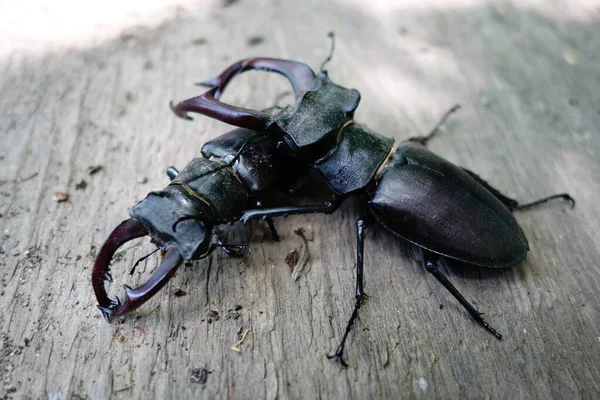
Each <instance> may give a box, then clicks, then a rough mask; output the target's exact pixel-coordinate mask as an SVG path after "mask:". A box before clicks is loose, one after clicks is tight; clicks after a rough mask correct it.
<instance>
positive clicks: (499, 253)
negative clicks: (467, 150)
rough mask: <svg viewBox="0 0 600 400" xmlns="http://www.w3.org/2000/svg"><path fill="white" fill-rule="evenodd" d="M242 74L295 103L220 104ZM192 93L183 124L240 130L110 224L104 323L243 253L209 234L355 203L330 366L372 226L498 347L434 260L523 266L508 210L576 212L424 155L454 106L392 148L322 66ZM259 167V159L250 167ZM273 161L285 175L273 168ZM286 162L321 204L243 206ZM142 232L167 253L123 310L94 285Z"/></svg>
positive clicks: (258, 61)
mask: <svg viewBox="0 0 600 400" xmlns="http://www.w3.org/2000/svg"><path fill="white" fill-rule="evenodd" d="M249 70H264V71H268V72H275V73H279V74H282V75H284V76H285V77H286V78H287V79H288V80H289V82H290V83H291V85H292V88H293V91H294V94H295V102H294V103H293V104H291V105H289V106H287V107H285V108H283V109H277V108H276V107H275V108H272V109H268V110H263V111H257V110H251V109H246V108H241V107H236V106H232V105H229V104H227V103H224V102H222V101H220V100H219V97H220V96H221V95H222V93H223V91H224V90H225V88H226V87H227V85H228V84H229V82H230V81H231V79H232V78H233V77H235V76H236V75H237V74H240V73H242V72H245V71H249ZM199 85H201V86H206V87H209V88H210V89H209V90H208V91H207V92H206V93H204V94H202V95H200V96H198V97H194V98H191V99H188V100H185V101H182V102H180V103H178V104H176V105H173V104H171V107H172V109H173V111H174V112H175V113H176V114H177V115H178V116H180V117H182V118H186V119H191V117H189V116H188V112H196V113H200V114H204V115H207V116H209V117H212V118H215V119H218V120H221V121H223V122H226V123H228V124H231V125H234V126H237V127H239V128H242V130H236V131H233V132H230V133H229V134H226V135H224V136H223V137H221V138H217V139H216V140H214V141H212V142H209V143H207V144H206V145H205V146H204V147H203V149H202V154H203V156H204V157H206V158H210V157H212V158H213V160H212V161H211V160H207V159H195V160H193V161H192V162H191V163H190V164H188V166H187V167H186V168H185V169H184V170H182V171H181V172H180V173H177V171H175V170H174V169H169V170H168V173H169V176H170V177H171V179H173V181H172V182H171V184H170V185H169V186H168V187H167V188H166V189H165V190H163V191H161V192H152V193H150V194H149V195H148V197H147V198H146V199H144V200H142V201H141V202H140V203H138V204H137V205H136V206H134V207H133V208H132V209H131V210H130V215H131V217H132V219H130V220H127V221H125V222H123V223H122V224H121V225H119V226H118V227H117V228H116V229H115V230H114V232H113V233H112V234H111V235H110V236H109V238H108V239H107V241H106V242H105V243H104V245H103V246H102V249H101V250H100V253H99V254H98V257H97V260H96V264H95V266H94V272H93V276H92V281H93V286H94V290H95V293H96V297H97V298H98V301H99V308H100V309H101V310H102V312H103V313H104V316H105V317H106V318H107V319H108V320H110V316H112V315H122V314H125V313H127V312H129V311H131V310H133V309H135V308H137V307H138V306H140V305H141V304H142V303H143V302H145V301H146V300H148V299H149V298H150V297H152V296H153V295H154V294H155V293H156V292H157V291H158V290H159V289H160V288H161V287H162V286H163V285H164V284H165V283H166V282H167V281H168V279H169V278H170V277H171V276H172V275H173V274H174V272H175V270H176V269H177V267H178V266H179V265H180V264H181V263H182V262H183V260H191V259H198V258H202V257H205V256H206V255H208V254H210V252H211V251H212V250H214V248H216V247H223V248H224V250H226V251H228V252H230V253H232V254H236V253H238V252H239V251H241V250H242V248H241V247H240V246H233V247H232V246H227V245H225V244H223V243H222V242H220V241H219V240H217V243H216V244H212V245H210V244H209V243H210V237H211V235H210V232H211V231H212V229H213V227H214V226H216V225H218V224H222V223H226V222H230V221H242V222H244V223H247V222H248V221H250V220H254V219H265V220H267V222H268V223H269V227H270V229H271V232H272V234H273V237H276V235H277V233H276V231H275V229H274V226H273V223H272V220H271V218H273V217H278V216H288V215H299V214H310V213H325V214H330V213H333V212H334V211H335V210H336V209H337V208H338V207H339V206H340V204H341V203H342V202H343V200H345V199H346V198H348V197H351V196H354V197H357V198H358V199H359V202H360V204H361V210H362V211H361V214H360V216H359V218H358V220H357V222H356V237H357V255H356V256H357V261H356V290H355V305H354V309H353V312H352V315H351V317H350V319H349V320H348V323H347V325H346V329H345V332H344V335H343V337H342V339H341V342H340V345H339V346H338V347H337V349H336V351H335V352H334V354H332V355H329V356H328V357H330V358H337V359H339V360H340V362H341V363H342V365H346V363H345V362H344V359H343V353H344V347H345V343H346V339H347V337H348V334H349V332H350V330H351V328H352V326H353V323H354V321H355V320H356V318H357V316H358V312H359V309H360V307H361V306H362V305H363V302H364V300H365V299H366V297H367V296H366V294H365V292H364V284H363V254H364V240H365V236H364V232H365V229H366V228H367V226H369V225H371V224H375V223H379V224H381V225H382V226H384V227H385V228H386V229H387V230H389V231H391V232H392V233H394V234H395V235H397V236H399V237H400V238H402V239H403V240H405V241H407V242H409V243H411V244H412V245H414V246H416V247H417V248H419V249H420V254H421V257H422V262H423V263H424V264H425V267H426V270H427V271H428V272H430V273H431V274H432V275H433V276H434V277H435V278H436V279H437V280H438V281H440V282H441V283H442V285H443V286H444V287H445V288H446V289H447V290H448V291H450V293H451V294H452V295H453V296H454V297H455V298H456V299H457V300H458V301H459V302H460V304H461V305H462V306H463V307H464V308H465V309H466V310H467V311H468V312H469V314H470V315H471V316H472V317H473V318H474V319H475V321H477V322H478V323H479V324H481V325H482V326H483V327H485V328H486V329H487V330H488V331H489V332H490V333H492V334H493V335H494V336H495V337H496V338H498V339H501V338H502V335H501V334H500V333H498V332H497V331H496V330H495V329H494V328H492V327H491V326H490V325H489V324H488V323H487V322H486V321H485V320H484V319H483V317H482V315H481V313H479V312H478V311H477V310H476V309H475V308H474V307H473V306H472V305H471V304H470V303H469V302H468V301H467V300H466V299H465V298H464V297H463V295H462V294H461V293H460V292H459V291H458V290H457V289H456V288H455V287H454V285H452V283H450V281H449V280H448V279H447V278H446V276H445V275H444V274H443V273H442V272H441V271H440V270H439V269H438V263H439V261H440V260H441V259H443V258H448V259H452V260H456V261H457V262H459V263H464V264H472V265H476V266H481V267H489V268H507V267H512V266H515V265H517V264H519V263H521V262H522V261H523V260H524V259H525V257H526V255H527V251H528V250H529V245H528V242H527V239H526V237H525V234H524V233H523V231H522V229H521V227H520V226H519V224H518V223H517V221H516V219H515V218H514V216H513V215H512V211H515V210H521V209H525V208H530V207H532V206H535V205H537V204H541V203H544V202H546V201H548V200H551V199H555V198H563V199H566V200H569V201H570V202H571V205H572V206H574V205H575V201H574V200H573V198H572V197H571V196H570V195H569V194H566V193H561V194H556V195H553V196H548V197H545V198H542V199H539V200H537V201H534V202H531V203H527V204H520V203H518V202H517V201H516V200H514V199H511V198H509V197H506V196H504V195H503V194H501V193H500V192H499V191H498V190H496V189H494V188H493V187H491V186H490V185H489V184H488V183H487V182H485V181H484V180H483V179H481V178H480V177H479V176H478V175H476V174H475V173H473V172H471V171H469V170H466V169H463V168H460V167H457V166H455V165H453V164H451V163H450V162H448V161H446V160H444V159H443V158H441V157H439V156H437V155H435V154H434V153H432V152H431V151H429V150H427V148H426V144H427V142H428V141H429V140H430V139H431V138H432V137H434V136H435V135H436V133H437V132H438V131H439V127H440V126H441V125H442V124H443V123H444V122H445V121H446V119H447V117H448V116H449V115H450V114H451V113H452V112H454V111H456V110H457V109H458V106H455V107H453V108H452V109H451V110H450V111H449V112H448V113H446V114H445V115H444V116H443V118H442V119H441V120H440V122H439V123H438V124H437V125H436V127H435V128H434V129H433V130H432V131H431V132H430V133H429V134H428V135H427V136H423V137H414V138H410V139H408V140H406V141H404V142H402V143H400V145H399V146H398V147H397V148H395V149H394V146H393V142H394V141H393V139H390V138H386V137H383V136H381V135H378V134H377V133H375V132H372V131H371V130H369V129H368V128H367V127H365V126H364V125H360V124H358V123H356V122H355V121H354V120H353V114H354V111H355V110H356V108H357V107H358V103H359V101H360V94H359V92H358V91H357V90H354V89H346V88H344V87H342V86H339V85H337V84H335V83H334V82H332V81H331V79H330V78H329V76H328V74H327V72H326V71H324V70H323V68H321V71H320V72H319V73H318V74H315V73H314V72H313V70H312V69H311V68H310V67H309V66H307V65H306V64H303V63H300V62H294V61H288V60H280V59H272V58H251V59H247V60H243V61H240V62H237V63H235V64H233V65H232V66H230V67H229V68H227V69H226V70H225V71H224V72H223V73H221V74H220V75H219V76H217V77H216V78H214V79H212V80H210V81H207V82H202V83H200V84H199ZM259 159H260V160H263V161H264V160H269V161H268V162H257V161H256V160H259ZM252 163H254V164H252ZM275 163H279V165H285V168H278V167H276V166H275ZM293 165H300V166H303V167H304V168H310V169H313V170H314V171H317V172H318V173H319V174H321V175H322V176H323V178H324V179H325V181H326V182H327V184H328V185H329V187H330V189H331V192H332V197H331V200H329V201H326V202H324V203H323V204H314V205H299V206H291V205H288V206H282V207H272V208H259V207H254V208H252V207H248V205H249V204H250V205H251V204H256V201H257V199H260V197H261V190H264V189H266V188H267V187H268V186H269V185H272V184H273V182H275V181H277V179H279V178H281V177H280V176H279V174H278V172H277V171H281V170H286V169H288V168H289V166H293ZM249 171H252V172H249ZM302 173H303V172H302V171H300V172H299V174H302ZM297 174H298V173H297ZM287 178H289V177H287ZM148 234H149V235H150V236H151V237H152V240H153V242H154V243H155V244H156V245H157V246H159V247H160V248H161V250H163V252H165V256H164V259H163V261H162V262H161V264H160V266H159V268H158V270H157V271H156V272H155V273H154V275H153V277H152V278H151V279H150V280H149V281H148V282H147V283H146V284H144V285H142V286H141V287H139V288H137V289H132V288H129V287H127V286H126V287H125V291H126V300H125V302H124V303H120V301H119V300H118V299H117V300H116V301H113V300H110V299H109V298H108V297H107V295H106V292H105V289H104V280H111V277H110V274H109V269H108V265H109V262H110V259H111V258H112V256H113V254H114V252H115V251H116V249H117V248H118V247H119V246H120V245H122V244H123V243H125V242H126V241H129V240H132V239H133V238H137V237H140V236H143V235H148Z"/></svg>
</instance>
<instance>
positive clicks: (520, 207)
mask: <svg viewBox="0 0 600 400" xmlns="http://www.w3.org/2000/svg"><path fill="white" fill-rule="evenodd" d="M552 199H564V200H567V201H569V202H570V203H571V208H575V199H574V198H572V197H571V196H570V195H569V194H568V193H560V194H554V195H552V196H548V197H544V198H542V199H539V200H535V201H532V202H531V203H526V204H518V205H517V206H516V207H515V208H514V209H515V210H523V209H525V208H531V207H534V206H537V205H538V204H542V203H545V202H547V201H549V200H552Z"/></svg>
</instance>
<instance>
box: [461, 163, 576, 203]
mask: <svg viewBox="0 0 600 400" xmlns="http://www.w3.org/2000/svg"><path fill="white" fill-rule="evenodd" d="M463 170H464V171H465V172H466V173H467V174H469V175H470V176H471V177H472V178H473V179H475V180H476V181H477V182H478V183H479V184H480V185H481V186H483V187H485V188H486V189H487V190H488V191H489V192H490V193H491V194H493V195H494V196H495V197H496V198H497V199H498V200H500V202H501V203H502V204H504V205H505V206H506V207H507V208H508V209H509V210H510V211H514V210H523V209H526V208H531V207H535V206H537V205H539V204H543V203H545V202H547V201H550V200H554V199H564V200H567V201H569V202H570V203H571V208H574V207H575V199H573V198H572V197H571V195H569V194H568V193H560V194H554V195H552V196H548V197H544V198H541V199H538V200H535V201H532V202H530V203H525V204H519V202H518V201H517V200H515V199H511V198H510V197H506V196H505V195H503V194H502V193H500V192H499V191H498V190H497V189H495V188H493V187H492V186H490V184H489V183H487V182H486V181H484V180H483V179H481V177H480V176H479V175H477V174H476V173H475V172H473V171H469V170H468V169H465V168H463Z"/></svg>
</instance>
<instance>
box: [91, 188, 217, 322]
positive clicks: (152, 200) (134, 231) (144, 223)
mask: <svg viewBox="0 0 600 400" xmlns="http://www.w3.org/2000/svg"><path fill="white" fill-rule="evenodd" d="M182 190H183V189H181V188H180V187H178V186H169V187H167V189H165V190H163V191H160V192H151V193H150V194H148V196H147V197H146V198H145V199H144V200H142V201H140V202H139V203H138V204H136V205H135V206H134V207H132V208H131V210H130V215H131V217H132V218H131V219H128V220H126V221H123V222H122V223H121V224H120V225H119V226H117V227H116V228H115V230H114V231H113V232H112V233H111V234H110V236H109V237H108V238H107V239H106V241H105V242H104V244H103V245H102V247H101V248H100V251H99V253H98V256H97V258H96V262H95V264H94V269H93V272H92V285H93V288H94V292H95V294H96V298H97V299H98V308H99V309H100V310H101V311H102V313H103V315H104V317H105V318H106V319H107V320H108V321H109V322H110V318H111V316H113V315H114V316H119V315H124V314H126V313H128V312H130V311H133V310H134V309H136V308H138V307H139V306H141V305H142V304H143V303H145V302H146V301H147V300H148V299H150V298H151V297H152V296H154V294H156V293H157V292H158V291H159V290H160V289H161V288H162V287H163V286H164V285H165V284H166V283H167V282H168V281H169V279H171V277H172V276H173V275H174V274H175V272H176V271H177V269H178V268H179V266H180V265H181V264H182V263H183V261H184V260H190V259H194V258H198V257H200V256H201V255H202V254H205V253H207V252H208V248H209V242H210V238H211V231H212V222H211V221H212V220H211V218H210V217H207V216H208V215H211V214H210V210H209V209H207V207H206V206H205V205H204V204H201V202H200V201H198V200H196V199H193V198H192V199H190V198H189V197H190V196H189V195H188V196H186V193H182ZM146 235H149V236H150V238H151V240H152V243H154V244H155V245H156V246H157V247H158V248H160V250H161V252H162V253H163V254H164V257H163V260H162V261H161V263H160V265H159V267H158V269H157V270H156V271H155V272H154V274H153V275H152V276H151V277H150V279H149V280H148V281H147V282H146V283H144V284H143V285H141V286H139V287H137V288H135V289H133V288H131V287H129V286H127V285H124V288H125V301H124V302H121V301H120V300H119V298H116V300H111V299H110V298H109V297H108V295H107V293H106V289H105V286H104V282H105V281H109V282H112V276H111V275H110V267H109V265H110V261H111V259H112V258H113V256H114V254H115V252H116V251H117V250H118V249H119V247H121V246H122V245H124V244H125V243H127V242H129V241H131V240H134V239H136V238H139V237H142V236H146Z"/></svg>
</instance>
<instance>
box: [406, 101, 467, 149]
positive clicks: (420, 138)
mask: <svg viewBox="0 0 600 400" xmlns="http://www.w3.org/2000/svg"><path fill="white" fill-rule="evenodd" d="M459 109H460V104H456V105H454V106H453V107H452V108H451V109H450V110H448V111H446V113H445V114H444V115H443V116H442V118H441V119H440V120H439V122H438V123H437V124H436V125H435V126H434V127H433V129H432V130H431V131H430V132H429V134H428V135H427V136H417V137H412V138H409V139H408V140H410V141H412V142H418V143H420V144H422V145H423V146H426V145H427V142H428V141H429V139H432V138H433V137H434V136H435V135H436V134H438V132H439V131H440V128H441V127H442V126H443V125H444V124H445V123H446V120H447V119H448V117H450V114H453V113H455V112H456V111H458V110H459Z"/></svg>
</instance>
